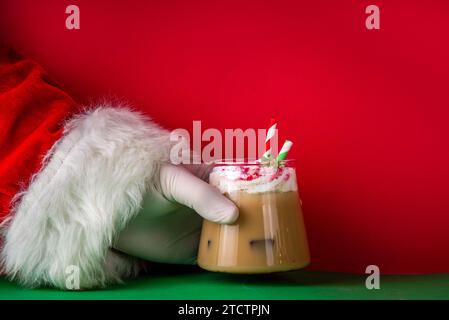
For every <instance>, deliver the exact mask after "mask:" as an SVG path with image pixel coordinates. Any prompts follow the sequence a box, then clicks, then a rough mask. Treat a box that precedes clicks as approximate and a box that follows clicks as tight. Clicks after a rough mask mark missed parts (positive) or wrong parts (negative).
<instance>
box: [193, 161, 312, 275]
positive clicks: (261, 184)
mask: <svg viewBox="0 0 449 320" xmlns="http://www.w3.org/2000/svg"><path fill="white" fill-rule="evenodd" d="M209 181H210V184H212V185H214V186H215V187H217V188H218V189H219V190H220V191H221V192H222V193H223V194H225V195H226V196H227V197H229V198H230V199H231V200H232V201H233V202H234V203H235V204H236V205H237V207H238V208H239V213H240V215H239V218H238V220H237V221H236V222H235V223H233V224H230V225H219V224H216V223H213V222H210V221H206V220H205V221H204V222H203V229H202V233H201V240H200V247H199V253H198V264H199V266H200V267H202V268H204V269H207V270H210V271H221V272H232V273H269V272H277V271H288V270H294V269H299V268H302V267H304V266H306V265H307V264H308V263H309V262H310V257H309V249H308V245H307V237H306V232H305V228H304V222H303V217H302V211H301V205H300V200H299V196H298V189H297V183H296V173H295V168H294V166H293V162H292V161H283V162H280V163H278V164H277V166H275V167H273V166H269V165H262V164H260V163H258V162H254V163H242V164H235V163H234V164H232V163H223V162H222V163H219V164H218V165H216V166H215V167H214V169H213V170H212V172H211V174H210V178H209Z"/></svg>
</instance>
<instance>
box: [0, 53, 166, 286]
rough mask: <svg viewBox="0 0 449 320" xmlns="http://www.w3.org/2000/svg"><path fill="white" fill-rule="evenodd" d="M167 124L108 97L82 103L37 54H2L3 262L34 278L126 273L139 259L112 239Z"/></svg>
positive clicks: (152, 171) (160, 148)
mask: <svg viewBox="0 0 449 320" xmlns="http://www.w3.org/2000/svg"><path fill="white" fill-rule="evenodd" d="M169 143H170V142H169V135H168V132H167V131H165V130H163V129H161V128H160V127H159V126H158V125H156V124H154V123H153V122H151V121H150V120H149V119H148V118H146V117H145V116H143V115H142V114H140V113H138V112H135V111H132V110H130V109H129V108H127V107H123V106H115V107H113V106H110V105H108V104H107V103H103V104H100V105H97V106H95V107H92V108H81V107H79V106H78V105H77V104H76V103H75V102H74V101H73V100H72V99H71V98H70V97H69V96H68V95H67V94H66V93H65V92H64V91H62V90H61V89H60V88H59V87H58V86H57V85H56V84H55V83H54V82H52V81H51V80H50V79H49V77H48V76H47V75H46V74H45V72H44V71H43V70H42V68H41V67H40V66H38V65H37V64H36V63H34V62H33V61H30V60H21V59H17V58H12V57H11V56H10V57H8V58H7V59H5V57H3V58H2V59H1V60H0V148H1V149H0V223H1V228H0V245H1V246H2V247H1V253H0V261H1V270H2V272H3V273H6V274H7V275H8V276H9V277H10V278H13V279H16V280H18V281H20V282H21V283H22V284H24V285H27V286H41V285H51V286H56V287H59V288H66V278H67V272H68V270H70V268H73V266H76V267H78V268H79V271H80V274H79V275H80V285H81V287H82V288H91V287H99V286H104V285H106V284H109V283H114V282H120V281H121V279H122V278H123V277H126V276H129V275H131V274H134V273H136V272H137V270H138V265H139V262H138V261H136V260H134V259H133V258H131V257H128V256H126V255H123V254H121V253H118V252H116V251H114V250H113V249H111V247H112V246H113V243H114V240H115V238H116V236H117V235H118V233H119V232H120V231H121V229H122V228H124V226H125V225H126V224H127V222H128V221H129V220H130V219H131V218H132V217H133V216H134V215H135V214H136V213H137V211H138V209H139V206H140V203H141V200H142V196H143V194H144V193H145V192H147V191H148V189H149V188H151V186H152V185H153V183H152V180H153V179H154V177H156V176H157V172H158V167H159V164H160V163H161V162H162V161H167V160H168V152H169Z"/></svg>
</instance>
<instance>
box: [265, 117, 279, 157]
mask: <svg viewBox="0 0 449 320" xmlns="http://www.w3.org/2000/svg"><path fill="white" fill-rule="evenodd" d="M276 127H277V121H276V119H274V118H271V120H270V127H269V128H268V131H267V136H266V138H265V153H264V154H263V156H262V158H270V157H271V140H272V139H273V137H274V135H275V134H276Z"/></svg>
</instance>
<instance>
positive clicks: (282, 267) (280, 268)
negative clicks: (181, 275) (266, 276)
mask: <svg viewBox="0 0 449 320" xmlns="http://www.w3.org/2000/svg"><path fill="white" fill-rule="evenodd" d="M309 264H310V261H306V262H305V263H303V264H279V265H274V266H258V267H257V266H217V265H214V266H212V265H204V264H200V263H199V264H198V266H199V267H200V268H202V269H204V270H207V271H212V272H224V273H236V274H263V273H274V272H285V271H293V270H299V269H303V268H305V267H307V266H308V265H309Z"/></svg>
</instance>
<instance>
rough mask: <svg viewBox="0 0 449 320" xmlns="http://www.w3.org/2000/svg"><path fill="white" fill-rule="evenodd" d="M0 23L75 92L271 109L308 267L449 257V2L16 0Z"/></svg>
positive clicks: (174, 119) (174, 120)
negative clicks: (372, 21)
mask: <svg viewBox="0 0 449 320" xmlns="http://www.w3.org/2000/svg"><path fill="white" fill-rule="evenodd" d="M70 4H77V5H78V6H79V7H80V10H81V29H80V30H67V29H66V28H65V19H66V16H67V15H66V14H65V7H66V6H67V5H70ZM369 4H376V5H378V6H379V7H380V10H381V30H367V29H366V28H365V18H366V17H367V15H366V14H365V7H366V6H367V5H369ZM0 34H1V38H0V39H4V40H6V42H7V43H10V44H12V45H14V46H15V47H16V48H18V49H19V51H20V52H21V53H22V54H24V55H25V56H28V57H30V58H33V59H35V60H37V61H38V62H40V63H41V64H42V65H43V66H44V68H46V69H47V70H48V71H49V72H50V74H52V75H53V76H54V78H56V79H57V80H58V81H59V82H60V83H61V84H62V85H63V86H64V87H65V88H66V89H67V91H68V92H69V93H71V94H72V96H73V97H75V98H76V99H77V100H78V101H80V102H83V103H85V102H88V101H89V99H91V98H95V97H98V96H103V95H110V94H113V95H117V96H118V97H124V98H126V99H128V100H130V101H131V102H132V103H133V104H134V105H135V106H136V107H138V108H141V109H142V110H145V111H147V112H148V114H150V115H152V116H153V117H154V118H155V119H156V120H157V121H158V122H160V123H161V124H163V125H164V126H166V127H168V128H178V127H181V128H182V127H184V128H191V126H192V120H202V123H203V127H204V128H210V127H214V128H219V129H224V128H237V127H241V128H252V127H253V128H263V127H265V125H266V124H267V121H268V119H269V118H270V117H271V116H275V117H276V118H277V119H278V120H279V126H280V130H281V139H283V138H286V137H288V138H290V139H291V140H293V141H294V142H295V145H294V149H293V150H292V157H295V158H297V159H298V168H299V170H298V176H299V182H300V188H301V192H302V198H303V203H304V210H305V218H306V224H307V229H308V234H309V240H310V246H311V252H312V259H313V263H312V265H311V268H312V269H320V270H335V271H350V272H364V270H365V267H366V266H367V265H368V264H376V265H378V266H379V267H380V270H381V272H382V273H422V272H449V204H448V199H449V165H448V164H449V139H448V138H449V125H448V122H449V121H448V120H449V103H448V100H449V99H448V95H449V44H448V39H449V2H447V1H443V0H441V1H374V2H372V1H369V2H368V1H338V2H337V1H303V2H300V1H291V2H287V1H260V0H259V1H222V2H221V3H219V2H218V1H152V2H151V1H131V0H130V1H123V2H122V3H119V1H92V0H85V1H24V0H15V1H12V0H11V1H2V2H1V4H0ZM0 108H1V106H0Z"/></svg>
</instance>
